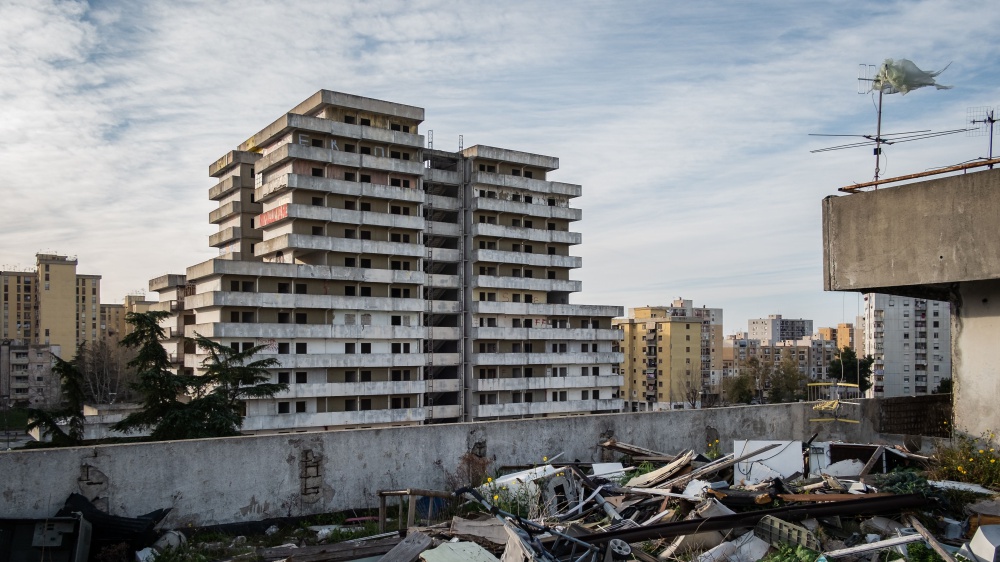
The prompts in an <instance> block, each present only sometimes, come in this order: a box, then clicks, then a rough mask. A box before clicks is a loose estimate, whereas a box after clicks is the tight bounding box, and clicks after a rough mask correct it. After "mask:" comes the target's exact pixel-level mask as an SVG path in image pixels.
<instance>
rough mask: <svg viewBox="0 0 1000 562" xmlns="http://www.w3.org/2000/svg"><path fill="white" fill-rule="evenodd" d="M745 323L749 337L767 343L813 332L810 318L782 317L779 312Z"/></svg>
mask: <svg viewBox="0 0 1000 562" xmlns="http://www.w3.org/2000/svg"><path fill="white" fill-rule="evenodd" d="M747 324H748V327H749V329H748V330H747V333H748V334H749V337H750V339H754V340H760V341H762V342H768V343H774V342H779V341H786V340H797V339H802V338H805V337H808V336H811V335H812V333H813V321H812V320H803V319H801V318H799V319H792V318H782V316H781V315H780V314H771V315H769V316H768V317H767V318H753V319H750V320H748V321H747Z"/></svg>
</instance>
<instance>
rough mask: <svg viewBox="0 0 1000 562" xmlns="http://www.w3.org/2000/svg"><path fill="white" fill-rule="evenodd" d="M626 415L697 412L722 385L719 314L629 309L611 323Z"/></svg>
mask: <svg viewBox="0 0 1000 562" xmlns="http://www.w3.org/2000/svg"><path fill="white" fill-rule="evenodd" d="M614 325H615V326H617V327H618V328H619V329H620V330H622V332H623V339H622V342H621V351H622V353H623V361H622V363H621V369H620V371H621V373H622V375H623V376H624V381H623V386H622V397H623V398H624V400H625V409H626V410H628V411H633V412H641V411H649V410H669V409H679V408H694V407H700V406H701V404H702V401H703V400H714V399H715V398H716V397H718V395H719V394H720V392H721V384H722V309H721V308H705V307H702V308H696V307H694V306H693V304H692V302H691V301H689V300H684V299H676V300H674V301H673V303H671V305H670V306H645V307H639V308H632V309H629V316H628V317H627V318H616V319H615V320H614Z"/></svg>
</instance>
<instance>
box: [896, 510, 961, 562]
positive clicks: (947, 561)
mask: <svg viewBox="0 0 1000 562" xmlns="http://www.w3.org/2000/svg"><path fill="white" fill-rule="evenodd" d="M906 522H907V523H909V524H910V527H913V528H914V529H916V530H917V532H918V533H920V536H921V537H923V538H924V540H925V541H927V544H929V545H931V548H933V549H934V552H936V553H937V554H938V556H940V557H941V559H942V560H944V562H955V558H954V557H953V556H952V555H951V553H950V552H948V551H947V550H945V549H944V547H943V546H941V543H939V542H938V540H937V539H936V538H934V535H932V534H931V533H930V532H929V531H928V530H927V528H926V527H924V526H923V524H922V523H920V520H918V519H917V518H916V517H914V516H912V515H907V516H906Z"/></svg>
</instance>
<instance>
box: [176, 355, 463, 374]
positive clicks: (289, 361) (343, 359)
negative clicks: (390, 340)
mask: <svg viewBox="0 0 1000 562" xmlns="http://www.w3.org/2000/svg"><path fill="white" fill-rule="evenodd" d="M257 357H259V358H263V359H266V358H272V357H273V358H274V359H277V360H278V365H277V366H275V367H273V368H272V370H276V369H311V368H313V369H337V368H342V369H355V368H368V367H370V368H373V369H374V368H380V367H384V368H388V367H423V366H425V365H434V366H455V365H458V364H459V363H460V357H459V354H458V353H364V354H356V353H352V354H344V353H301V354H287V355H286V354H277V353H274V352H266V351H265V352H263V353H260V354H258V355H257ZM207 358H208V355H206V354H203V353H187V354H185V355H184V366H185V367H188V368H191V369H197V368H200V367H201V365H202V362H203V361H204V360H205V359H207Z"/></svg>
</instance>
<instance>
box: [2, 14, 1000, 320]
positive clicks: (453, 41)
mask: <svg viewBox="0 0 1000 562" xmlns="http://www.w3.org/2000/svg"><path fill="white" fill-rule="evenodd" d="M993 8H994V7H993V6H992V4H988V3H986V2H976V1H962V2H958V1H956V2H951V1H942V0H933V1H906V2H881V1H880V2H871V1H865V2H856V1H843V2H814V1H803V2H787V1H756V2H743V1H735V0H733V1H718V2H677V1H664V0H651V1H631V2H607V1H603V2H596V1H595V2H589V1H574V2H545V1H542V2H538V1H537V0H526V1H517V0H513V1H505V2H485V1H478V0H468V1H453V2H445V1H430V0H415V1H379V2H346V1H335V2H333V1H316V2H309V1H296V0H288V1H285V2H273V1H269V2H265V1H257V0H239V1H225V0H213V1H212V2H185V1H177V0H175V1H170V2H159V1H149V2H124V1H122V2H115V1H94V2H89V3H88V2H72V1H65V2H60V1H53V0H0V76H2V79H0V194H2V201H3V205H2V208H3V217H2V218H0V269H12V268H15V267H27V266H31V265H33V263H34V254H35V253H36V252H57V253H62V254H67V255H75V256H77V258H78V259H79V262H80V265H79V267H78V272H81V273H91V274H100V275H103V280H102V295H101V298H102V302H107V303H112V302H121V301H122V299H123V297H124V296H125V295H126V294H129V293H134V292H137V291H144V290H145V289H146V288H147V286H148V280H149V279H150V278H153V277H157V276H159V275H162V274H165V273H183V272H184V270H185V268H186V267H188V266H191V265H194V264H196V263H200V262H202V261H205V260H208V259H211V258H212V257H213V255H215V254H216V251H215V250H214V249H213V248H211V247H209V246H208V236H209V235H210V234H212V233H213V232H214V231H216V230H217V229H216V228H215V227H214V226H213V225H211V224H209V222H208V213H209V212H210V211H211V210H212V209H213V208H215V205H214V204H213V202H212V201H209V199H208V189H209V188H210V187H211V186H212V185H214V183H215V180H213V179H212V178H210V177H209V176H208V165H209V164H210V163H211V162H213V161H215V160H216V159H217V158H219V157H220V156H222V155H223V154H225V153H226V152H228V151H230V150H233V149H234V148H235V147H236V146H237V145H238V144H239V143H240V142H242V141H243V140H245V139H246V138H247V137H249V136H250V135H252V134H254V133H256V132H257V131H259V130H260V129H262V128H263V127H265V126H266V125H268V124H269V123H271V122H272V121H274V120H275V119H277V118H278V117H280V116H281V115H283V114H284V113H285V112H286V111H288V110H289V109H290V108H292V107H293V106H295V105H296V104H298V103H299V102H300V101H302V100H304V99H306V98H307V97H309V96H310V95H312V94H313V93H315V92H316V91H317V90H320V89H328V90H335V91H341V92H347V93H352V94H357V95H361V96H366V97H373V98H379V99H385V100H389V101H394V102H399V103H405V104H408V105H415V106H418V107H423V108H425V110H426V112H425V122H424V124H423V126H422V128H421V133H423V134H426V133H427V132H428V130H433V132H434V148H436V149H444V150H457V149H458V144H459V136H460V135H461V136H462V138H463V142H464V146H465V147H469V146H472V145H475V144H484V145H491V146H500V147H505V148H512V149H516V150H523V151H527V152H534V153H541V154H546V155H551V156H556V157H558V158H559V159H560V169H559V170H558V171H556V172H554V173H552V174H550V176H549V179H552V180H557V181H563V182H569V183H577V184H582V185H583V196H582V197H580V198H578V199H576V200H574V201H573V205H574V206H577V207H579V208H581V209H583V220H582V221H580V222H579V223H576V224H575V225H574V230H577V231H579V232H582V233H583V244H582V245H580V246H578V247H576V248H575V249H574V252H573V253H574V254H575V255H579V256H582V258H583V268H582V269H580V270H577V271H576V272H575V274H574V275H573V278H575V279H580V280H582V281H583V292H582V293H580V294H577V295H575V296H574V299H573V302H578V303H589V304H613V305H619V306H624V307H626V308H629V307H636V306H645V305H658V304H668V303H669V302H670V301H672V300H673V299H675V298H677V297H683V298H685V299H690V300H693V301H694V304H695V305H696V306H702V305H705V306H708V307H712V308H722V309H723V310H724V323H725V327H724V330H725V333H726V334H731V333H734V332H736V331H737V330H746V329H747V320H748V319H749V318H760V317H766V316H767V315H769V314H782V315H783V316H784V317H786V318H809V319H812V320H813V321H814V325H815V326H816V327H817V328H818V327H819V326H829V325H836V324H837V323H839V322H851V321H853V319H854V317H855V315H857V314H858V312H859V311H860V310H861V308H860V302H861V301H860V299H859V298H858V295H857V294H855V293H843V294H842V293H824V292H823V276H822V272H823V269H822V236H821V207H820V205H821V201H822V200H823V198H825V197H827V196H830V195H838V194H839V193H838V191H837V190H838V188H840V187H843V186H846V185H850V184H852V183H856V182H864V181H868V180H871V179H872V175H873V172H874V158H873V156H872V153H871V149H870V148H854V149H848V150H841V151H833V152H825V153H819V154H811V153H810V150H814V149H818V148H824V147H829V146H833V145H837V144H842V143H843V142H850V140H851V139H850V138H843V139H842V138H837V137H832V138H831V137H815V136H810V134H873V133H874V132H875V125H876V112H875V103H874V99H873V97H872V96H871V95H870V94H861V95H859V94H858V93H857V84H858V80H857V78H858V65H859V64H862V63H863V64H873V65H877V64H880V63H881V62H882V61H883V60H884V59H886V58H894V59H900V58H906V59H910V60H912V61H913V62H915V63H916V64H917V66H919V67H920V68H922V69H925V70H940V69H941V68H943V67H945V65H948V64H949V63H950V66H949V67H948V68H947V70H946V71H945V72H944V73H942V74H941V75H940V76H939V77H938V82H939V83H942V84H946V85H951V86H954V88H953V89H951V90H935V89H932V88H924V89H921V90H916V91H913V92H910V93H909V94H907V95H905V96H902V95H898V94H897V95H891V96H886V97H885V100H884V104H883V108H884V109H883V132H902V131H913V130H933V131H942V130H951V129H959V128H963V127H965V126H966V121H967V120H968V109H969V108H975V107H983V106H994V105H998V104H1000V72H998V70H1000V68H998V62H997V61H1000V56H998V55H1000V52H998V51H1000V35H997V34H996V32H995V30H996V29H997V28H998V27H1000V25H998V24H1000V12H998V11H997V10H995V9H993ZM998 151H1000V150H998ZM986 153H987V138H986V137H985V136H972V135H968V134H966V133H960V134H956V135H950V136H945V137H939V138H935V139H930V140H923V141H917V142H912V143H906V144H899V145H895V146H891V147H887V148H885V155H884V157H883V161H882V169H883V172H882V175H883V176H894V175H903V174H909V173H915V172H921V171H924V170H927V169H930V168H935V167H940V166H946V165H951V164H957V163H961V162H965V161H968V160H972V159H974V158H977V157H984V156H986ZM841 195H842V194H841ZM914 228H919V225H914ZM152 296H154V297H155V294H154V295H152Z"/></svg>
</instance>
